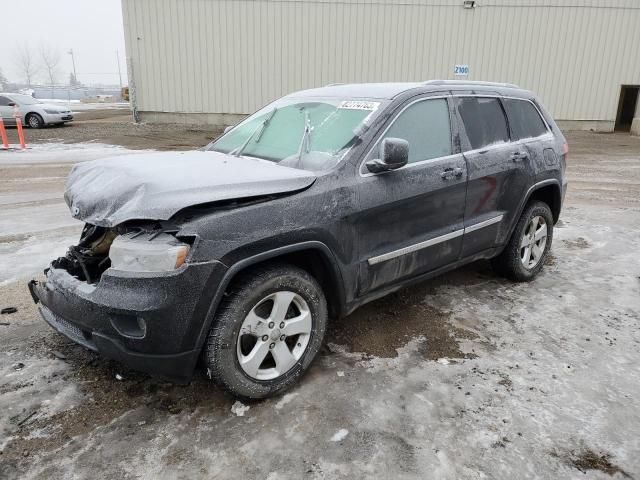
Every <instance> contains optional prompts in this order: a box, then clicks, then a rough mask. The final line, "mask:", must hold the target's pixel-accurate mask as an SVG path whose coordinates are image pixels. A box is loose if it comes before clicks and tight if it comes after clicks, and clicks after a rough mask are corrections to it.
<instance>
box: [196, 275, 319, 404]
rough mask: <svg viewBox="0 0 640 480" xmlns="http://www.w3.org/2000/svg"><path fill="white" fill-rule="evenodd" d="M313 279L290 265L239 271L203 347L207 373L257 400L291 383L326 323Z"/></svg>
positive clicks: (241, 395)
mask: <svg viewBox="0 0 640 480" xmlns="http://www.w3.org/2000/svg"><path fill="white" fill-rule="evenodd" d="M327 317H328V314H327V302H326V299H325V296H324V293H323V291H322V289H321V287H320V285H319V284H318V282H317V281H316V280H315V279H314V278H313V277H312V276H311V275H309V274H308V273H307V272H306V271H304V270H302V269H300V268H297V267H294V266H290V265H270V266H265V267H260V268H258V269H255V270H251V271H249V272H247V273H244V274H241V276H240V278H238V279H237V280H234V282H233V285H232V287H231V289H230V290H229V291H228V292H227V293H226V294H225V297H224V299H223V301H222V304H221V305H220V307H219V309H218V313H217V314H216V317H215V318H214V321H213V326H212V328H211V331H210V332H209V337H208V339H207V343H206V346H205V352H204V358H205V363H206V366H207V368H208V371H209V374H210V376H211V378H212V379H213V380H214V381H215V382H216V383H217V384H218V385H220V386H221V387H222V388H223V389H225V390H226V391H227V392H229V393H230V394H231V395H233V396H234V397H238V398H241V399H248V400H249V399H260V398H266V397H269V396H272V395H275V394H277V393H280V392H282V391H284V390H286V389H287V388H289V387H291V386H292V385H293V384H295V383H296V382H297V381H298V379H299V378H300V377H301V376H302V374H303V373H304V372H305V371H306V369H307V368H308V367H309V365H310V364H311V362H312V361H313V359H314V358H315V356H316V355H317V353H318V351H319V350H320V347H321V345H322V341H323V339H324V333H325V330H326V325H327Z"/></svg>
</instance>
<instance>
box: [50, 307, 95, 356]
mask: <svg viewBox="0 0 640 480" xmlns="http://www.w3.org/2000/svg"><path fill="white" fill-rule="evenodd" d="M40 313H41V314H42V318H44V320H45V321H46V322H47V323H48V324H49V325H51V326H52V327H53V328H54V329H55V330H57V331H58V332H60V333H62V334H63V335H65V336H66V337H68V338H69V339H71V340H73V341H74V342H76V343H79V344H80V345H82V346H84V347H86V348H88V349H89V350H94V351H95V350H97V348H96V344H95V343H94V342H93V341H92V340H91V339H90V338H88V335H85V334H84V332H83V331H82V330H81V329H80V328H78V326H77V325H74V324H73V323H71V322H69V321H67V320H65V319H64V318H62V317H61V316H60V315H57V314H55V313H53V312H52V311H51V310H49V309H48V308H47V307H45V306H44V305H42V306H40Z"/></svg>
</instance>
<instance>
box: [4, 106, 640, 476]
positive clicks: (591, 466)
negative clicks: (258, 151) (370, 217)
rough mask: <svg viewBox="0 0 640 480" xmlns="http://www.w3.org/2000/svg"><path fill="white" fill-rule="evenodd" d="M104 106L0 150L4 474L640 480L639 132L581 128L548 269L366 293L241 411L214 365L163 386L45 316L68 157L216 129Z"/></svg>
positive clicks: (160, 144)
mask: <svg viewBox="0 0 640 480" xmlns="http://www.w3.org/2000/svg"><path fill="white" fill-rule="evenodd" d="M92 115H94V117H92V118H86V119H85V120H81V121H79V122H77V123H76V124H74V125H72V126H68V127H64V128H55V129H45V130H41V131H30V130H29V131H27V138H28V140H29V141H30V143H32V145H33V148H32V149H31V150H29V151H28V152H25V153H20V152H0V178H2V182H1V183H0V206H1V209H0V308H4V307H8V306H15V307H17V309H18V311H17V312H16V313H13V314H8V315H0V478H149V479H155V478H198V477H204V478H233V479H238V478H268V479H271V480H275V479H284V478H376V479H379V478H394V477H395V478H416V477H418V478H442V479H461V478H464V479H466V478H469V479H476V478H491V479H496V478H497V479H514V478H549V479H557V478H585V479H593V478H636V479H640V457H638V452H640V401H639V400H638V399H639V398H640V262H639V260H638V251H639V249H640V139H638V138H634V137H629V136H627V135H618V134H615V135H601V134H593V133H584V132H576V133H569V134H568V135H567V136H568V138H569V142H570V144H571V157H570V166H569V180H570V189H569V193H568V195H567V199H566V205H565V208H564V211H563V214H562V217H561V218H562V219H561V222H560V223H559V224H558V225H557V228H556V231H555V238H554V244H553V247H552V256H551V257H550V258H549V260H548V262H547V265H546V266H545V269H544V271H543V273H542V275H541V276H540V277H539V278H538V279H537V280H536V281H534V282H532V283H530V284H514V283H511V282H508V281H506V280H504V279H502V278H500V277H498V276H496V275H495V274H494V273H493V272H492V270H491V268H490V266H489V265H488V263H487V262H478V263H476V264H473V265H470V266H468V267H466V268H464V269H461V270H459V271H455V272H451V273H449V274H447V275H444V276H443V277H440V278H437V279H434V280H431V281H429V282H426V283H423V284H420V285H417V286H414V287H412V288H408V289H405V290H402V291H400V292H397V293H396V294H393V295H391V296H389V297H387V298H384V299H381V300H378V301H376V302H373V303H371V304H369V305H366V306H364V307H362V308H360V309H359V310H357V311H356V312H354V313H353V314H352V315H350V316H349V317H348V318H346V319H343V320H342V321H340V322H334V323H333V324H332V325H331V327H330V330H329V333H328V340H327V344H326V346H325V348H324V349H323V351H322V353H321V355H320V356H319V358H318V360H317V361H316V362H314V364H313V365H312V367H311V369H310V371H309V372H308V373H307V375H306V376H305V377H304V379H303V380H302V382H301V384H300V385H298V386H297V387H295V388H294V389H292V390H291V391H290V392H288V393H287V394H285V395H283V396H281V397H279V398H274V399H270V400H266V401H262V402H255V403H251V404H247V405H246V407H249V408H248V409H245V408H238V407H242V406H241V405H235V407H234V404H235V402H234V400H231V399H229V398H228V397H226V396H224V395H223V394H222V393H221V392H219V391H218V390H217V389H216V388H215V387H213V386H212V385H210V384H209V382H208V381H207V379H206V377H205V375H204V374H203V373H202V372H198V374H197V375H196V378H195V380H194V381H193V382H192V383H191V384H190V385H187V386H178V385H173V384H170V383H166V382H161V381H157V380H155V379H153V378H149V377H148V376H146V375H144V374H140V373H136V372H132V371H129V370H127V369H126V368H124V367H122V366H120V365H118V364H117V363H114V362H110V361H107V360H105V359H102V358H100V357H99V356H97V355H94V354H92V353H90V352H87V351H85V350H84V349H83V348H81V347H78V346H76V345H74V344H73V343H70V342H69V341H67V340H65V339H64V338H62V337H61V336H59V335H58V334H56V333H55V332H53V331H52V330H50V329H49V328H48V327H47V326H46V325H45V324H44V322H43V321H42V320H40V319H39V317H38V314H37V312H36V309H35V307H34V305H33V304H32V302H31V300H30V297H29V295H28V293H27V290H26V287H25V281H26V280H27V279H28V278H30V277H31V276H32V275H38V272H39V271H41V269H42V268H43V267H44V266H46V264H47V262H48V260H49V259H50V258H51V257H52V256H54V255H56V254H58V253H61V252H63V251H64V249H65V248H66V246H67V245H68V244H70V243H71V242H74V241H75V238H76V237H77V234H78V232H79V229H80V225H78V224H77V222H75V221H73V220H72V219H70V217H69V215H68V212H67V211H66V206H65V205H64V203H63V202H62V200H61V197H62V190H63V182H64V177H65V175H66V174H67V173H68V170H69V168H70V166H71V165H72V164H73V163H74V162H77V161H82V160H84V159H90V158H99V157H101V156H106V155H121V154H125V153H130V150H128V149H151V148H163V149H171V148H187V147H200V146H202V145H204V144H206V143H207V141H208V140H209V139H211V138H212V137H213V136H215V135H216V132H212V131H208V130H207V129H206V128H201V127H185V126H177V125H174V126H150V125H143V126H132V125H130V124H128V123H126V120H127V118H126V117H123V116H122V112H116V113H113V112H111V113H108V114H104V113H103V114H95V113H93V112H92ZM12 133H13V132H12ZM78 142H82V143H78ZM87 142H89V143H87ZM61 144H62V145H61ZM103 144H107V145H103ZM123 147H126V148H123Z"/></svg>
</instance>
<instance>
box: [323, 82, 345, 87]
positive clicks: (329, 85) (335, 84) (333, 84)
mask: <svg viewBox="0 0 640 480" xmlns="http://www.w3.org/2000/svg"><path fill="white" fill-rule="evenodd" d="M338 85H346V84H345V83H327V84H326V85H325V87H336V86H338Z"/></svg>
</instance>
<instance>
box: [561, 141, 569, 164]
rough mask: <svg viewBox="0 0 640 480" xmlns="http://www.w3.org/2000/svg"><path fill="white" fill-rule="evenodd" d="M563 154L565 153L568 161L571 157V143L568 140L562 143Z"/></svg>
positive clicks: (565, 159) (565, 158)
mask: <svg viewBox="0 0 640 480" xmlns="http://www.w3.org/2000/svg"><path fill="white" fill-rule="evenodd" d="M562 155H564V161H565V162H566V161H567V159H568V157H569V144H568V143H567V142H564V143H563V144H562Z"/></svg>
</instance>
